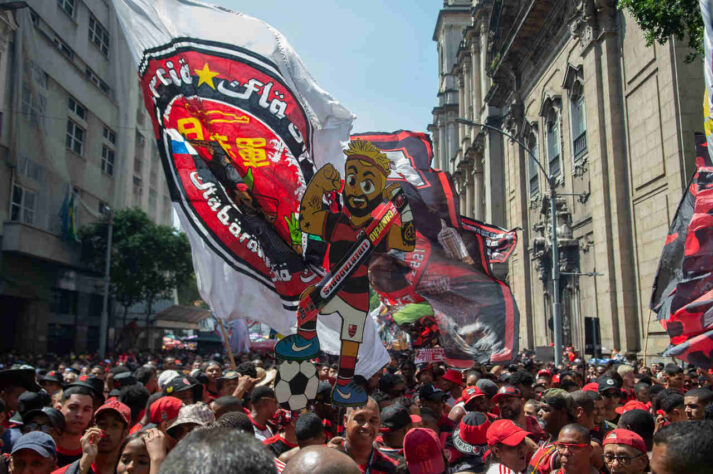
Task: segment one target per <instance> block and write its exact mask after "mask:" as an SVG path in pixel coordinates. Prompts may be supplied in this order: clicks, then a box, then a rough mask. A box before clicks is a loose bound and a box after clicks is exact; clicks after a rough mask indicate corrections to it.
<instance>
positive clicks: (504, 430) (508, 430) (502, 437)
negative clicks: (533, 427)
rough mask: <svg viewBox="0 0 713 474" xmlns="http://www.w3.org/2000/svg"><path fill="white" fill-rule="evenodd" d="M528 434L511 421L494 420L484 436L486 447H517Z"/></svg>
mask: <svg viewBox="0 0 713 474" xmlns="http://www.w3.org/2000/svg"><path fill="white" fill-rule="evenodd" d="M529 434H530V433H528V432H527V431H525V430H523V429H522V428H520V427H519V426H517V425H516V424H515V423H514V422H513V421H512V420H495V421H494V422H493V423H492V424H491V425H490V428H488V431H487V432H486V433H485V436H486V438H487V440H488V446H489V447H490V448H492V447H493V446H495V445H496V444H504V445H505V446H517V445H518V444H520V443H522V440H524V439H525V438H527V436H528V435H529ZM489 452H490V450H488V453H489ZM488 453H486V454H488Z"/></svg>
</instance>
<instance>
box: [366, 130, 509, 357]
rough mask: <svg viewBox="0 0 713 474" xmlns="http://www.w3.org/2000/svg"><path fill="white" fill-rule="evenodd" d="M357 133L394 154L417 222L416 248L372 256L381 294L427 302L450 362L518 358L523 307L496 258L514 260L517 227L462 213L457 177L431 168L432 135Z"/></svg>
mask: <svg viewBox="0 0 713 474" xmlns="http://www.w3.org/2000/svg"><path fill="white" fill-rule="evenodd" d="M355 139H362V140H368V141H370V142H372V143H374V144H375V145H376V146H377V147H378V148H379V149H381V150H382V151H383V152H384V153H386V155H387V156H388V157H389V159H390V160H391V171H392V173H391V176H390V177H389V180H391V181H394V182H398V183H399V184H400V185H401V188H402V189H403V191H404V193H405V194H406V196H407V198H408V202H409V205H410V206H411V210H412V212H413V221H414V224H415V227H416V235H417V238H416V248H415V250H414V251H413V252H408V253H407V252H397V251H391V252H389V253H388V254H383V255H378V256H375V257H373V258H372V260H371V263H370V265H369V279H370V282H371V285H372V286H373V287H374V289H375V290H376V291H377V292H378V293H379V295H380V297H381V299H382V300H383V301H385V302H386V303H388V304H389V305H391V306H401V305H405V304H409V303H417V302H422V301H427V302H428V303H429V304H430V305H431V306H432V307H433V309H434V314H435V319H436V321H437V322H438V326H439V330H440V331H439V332H440V341H439V342H440V344H441V346H442V347H443V348H444V349H445V353H446V359H447V362H448V364H449V365H452V366H463V367H469V366H471V365H472V363H473V361H474V360H475V361H477V362H480V363H507V362H509V361H511V360H512V359H514V358H515V356H516V355H517V348H518V328H519V312H518V309H517V305H516V304H515V300H514V298H513V296H512V293H511V292H510V288H509V287H508V286H507V285H506V284H505V283H504V282H502V281H499V280H498V279H497V278H495V277H494V276H493V274H492V271H491V268H490V264H491V262H505V261H507V257H508V256H509V255H510V253H511V252H512V250H513V248H514V246H515V243H516V238H515V233H514V232H508V231H505V230H503V229H500V228H498V227H495V226H490V225H487V224H483V223H481V222H478V221H475V220H472V219H466V218H463V217H461V216H460V212H459V209H458V199H457V196H456V194H455V192H454V190H453V184H452V181H451V178H450V176H449V175H448V173H446V172H443V171H440V170H435V169H433V168H431V160H432V158H433V148H432V146H431V142H430V139H429V138H428V136H427V135H426V134H423V133H416V132H408V131H398V132H393V133H365V134H358V135H353V136H352V140H355Z"/></svg>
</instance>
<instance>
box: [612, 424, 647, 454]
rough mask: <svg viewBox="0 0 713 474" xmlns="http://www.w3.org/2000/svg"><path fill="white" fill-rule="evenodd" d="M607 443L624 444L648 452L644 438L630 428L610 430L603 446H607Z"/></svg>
mask: <svg viewBox="0 0 713 474" xmlns="http://www.w3.org/2000/svg"><path fill="white" fill-rule="evenodd" d="M607 444H623V445H626V446H631V447H632V448H634V449H636V450H637V451H640V452H642V453H646V443H644V438H642V437H641V436H639V435H638V434H636V433H634V432H633V431H629V430H624V429H616V430H612V431H610V432H609V433H607V435H606V436H605V437H604V443H603V444H602V446H606V445H607Z"/></svg>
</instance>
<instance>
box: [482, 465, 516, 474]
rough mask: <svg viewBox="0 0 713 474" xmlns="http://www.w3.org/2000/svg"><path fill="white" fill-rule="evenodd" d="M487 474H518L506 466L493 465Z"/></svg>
mask: <svg viewBox="0 0 713 474" xmlns="http://www.w3.org/2000/svg"><path fill="white" fill-rule="evenodd" d="M485 474H517V473H516V472H515V471H513V470H512V469H510V468H509V467H507V466H506V465H505V464H500V463H497V462H495V463H491V464H490V466H489V467H488V470H487V471H485Z"/></svg>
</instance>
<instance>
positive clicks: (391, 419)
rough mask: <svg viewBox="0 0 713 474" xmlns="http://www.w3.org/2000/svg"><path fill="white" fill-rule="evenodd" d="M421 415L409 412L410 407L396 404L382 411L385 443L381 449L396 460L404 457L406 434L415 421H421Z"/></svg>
mask: <svg viewBox="0 0 713 474" xmlns="http://www.w3.org/2000/svg"><path fill="white" fill-rule="evenodd" d="M420 422H421V417H419V416H416V415H411V414H409V411H408V408H406V407H404V406H403V405H400V404H396V405H391V406H388V407H386V408H384V409H383V410H382V411H381V428H379V432H380V433H381V434H382V437H383V443H382V444H381V445H380V446H379V450H380V451H381V452H382V453H384V454H386V455H387V456H389V457H390V458H391V459H393V460H394V461H396V462H399V461H401V460H402V459H403V454H404V450H403V446H404V436H406V432H407V431H408V430H410V429H411V428H412V426H413V425H414V424H415V423H420Z"/></svg>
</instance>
